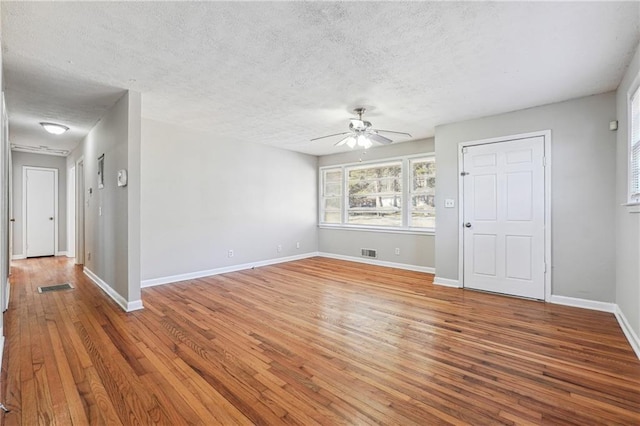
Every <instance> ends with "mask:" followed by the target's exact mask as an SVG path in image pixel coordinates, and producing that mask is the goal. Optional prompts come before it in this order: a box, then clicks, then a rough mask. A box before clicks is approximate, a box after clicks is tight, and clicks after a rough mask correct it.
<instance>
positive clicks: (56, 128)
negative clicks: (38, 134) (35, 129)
mask: <svg viewBox="0 0 640 426" xmlns="http://www.w3.org/2000/svg"><path fill="white" fill-rule="evenodd" d="M40 125H41V126H42V127H44V129H45V130H46V131H47V132H49V133H51V134H52V135H61V134H63V133H64V132H66V131H67V130H69V128H68V127H67V126H63V125H62V124H56V123H47V122H45V121H43V122H41V123H40Z"/></svg>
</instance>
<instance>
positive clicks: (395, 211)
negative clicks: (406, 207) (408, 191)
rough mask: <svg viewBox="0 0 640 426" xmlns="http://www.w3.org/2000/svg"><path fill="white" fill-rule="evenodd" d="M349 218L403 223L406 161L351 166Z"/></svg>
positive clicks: (372, 222)
mask: <svg viewBox="0 0 640 426" xmlns="http://www.w3.org/2000/svg"><path fill="white" fill-rule="evenodd" d="M348 173H349V174H348V176H349V208H348V218H347V220H348V222H349V223H350V224H356V225H371V226H394V227H401V226H402V164H401V163H390V164H381V165H375V166H371V167H358V168H353V169H350V170H349V172H348Z"/></svg>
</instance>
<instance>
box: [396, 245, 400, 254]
mask: <svg viewBox="0 0 640 426" xmlns="http://www.w3.org/2000/svg"><path fill="white" fill-rule="evenodd" d="M396 256H400V248H398V247H396Z"/></svg>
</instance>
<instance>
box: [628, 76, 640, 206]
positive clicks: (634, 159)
mask: <svg viewBox="0 0 640 426" xmlns="http://www.w3.org/2000/svg"><path fill="white" fill-rule="evenodd" d="M629 136H630V138H629V148H630V149H629V156H630V158H629V196H630V198H632V199H635V198H637V197H638V196H640V87H639V88H638V89H637V90H636V92H635V93H634V94H633V96H632V98H631V134H630V135H629Z"/></svg>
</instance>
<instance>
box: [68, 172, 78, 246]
mask: <svg viewBox="0 0 640 426" xmlns="http://www.w3.org/2000/svg"><path fill="white" fill-rule="evenodd" d="M76 195H77V194H76V165H75V163H74V164H73V165H72V166H71V167H69V168H68V169H67V257H76Z"/></svg>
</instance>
